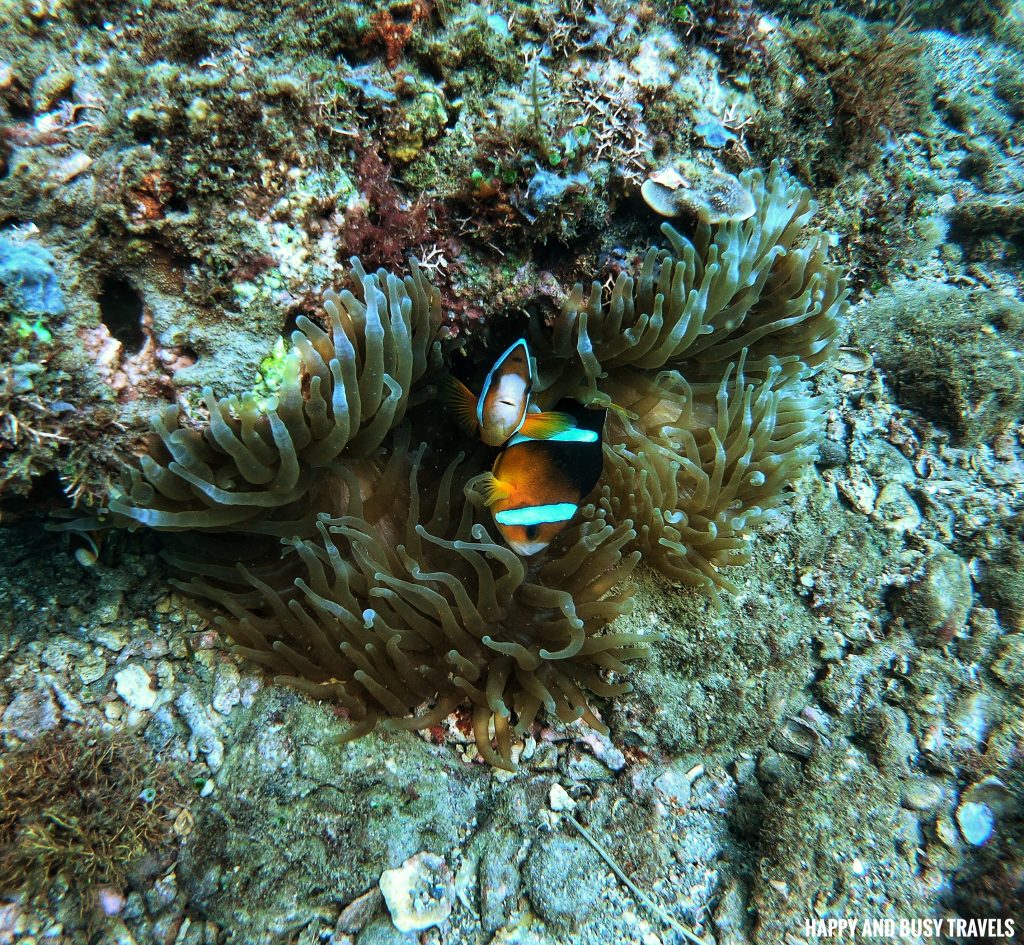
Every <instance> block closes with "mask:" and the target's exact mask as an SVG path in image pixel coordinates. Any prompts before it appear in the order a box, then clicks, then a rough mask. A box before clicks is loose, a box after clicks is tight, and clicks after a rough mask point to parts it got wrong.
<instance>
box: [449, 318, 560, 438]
mask: <svg viewBox="0 0 1024 945" xmlns="http://www.w3.org/2000/svg"><path fill="white" fill-rule="evenodd" d="M533 381H534V374H533V359H532V358H531V357H530V349H529V347H527V344H526V339H525V338H520V339H519V340H518V341H517V342H516V343H515V344H514V345H512V346H511V347H510V348H509V349H508V350H507V351H506V352H505V353H504V354H503V355H502V356H501V357H500V358H498V360H497V361H495V362H494V367H492V368H491V370H490V372H489V373H488V375H487V377H486V379H485V380H484V386H483V389H482V390H481V391H480V396H479V397H475V396H474V395H473V392H472V391H471V390H470V389H469V388H468V387H466V385H465V384H463V383H462V382H461V381H460V380H458V379H457V378H455V377H453V376H452V375H448V378H447V380H446V381H445V385H446V396H447V400H448V402H449V403H451V404H452V406H453V407H454V408H455V411H456V413H457V414H458V417H459V424H460V425H461V426H462V428H463V429H464V430H465V431H466V433H467V434H469V435H470V436H476V434H477V431H479V433H480V439H482V440H483V441H484V442H485V443H486V444H487V445H488V446H501V444H502V443H504V442H505V441H506V440H508V439H509V437H511V436H514V435H515V434H517V433H518V434H521V435H522V436H525V437H529V438H530V439H537V440H541V439H547V438H548V437H551V436H554V435H555V434H557V433H560V432H561V431H563V430H568V429H569V428H570V427H572V426H573V423H574V421H573V418H572V417H571V416H569V414H565V413H531V412H530V409H529V408H530V393H531V391H532V390H533Z"/></svg>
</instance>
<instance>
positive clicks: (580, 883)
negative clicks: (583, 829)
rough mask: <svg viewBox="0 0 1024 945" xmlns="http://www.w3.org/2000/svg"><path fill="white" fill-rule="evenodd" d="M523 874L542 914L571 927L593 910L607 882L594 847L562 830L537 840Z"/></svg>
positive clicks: (532, 897)
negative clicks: (567, 834)
mask: <svg viewBox="0 0 1024 945" xmlns="http://www.w3.org/2000/svg"><path fill="white" fill-rule="evenodd" d="M523 878H524V880H525V883H526V888H527V894H528V895H529V897H530V902H531V903H532V904H533V907H534V909H536V910H537V912H538V914H539V915H540V916H541V918H543V919H546V920H547V921H548V922H553V923H555V924H556V925H564V926H570V927H571V926H576V925H578V924H579V923H581V922H585V921H586V920H587V918H588V917H589V916H590V915H591V914H592V913H593V911H594V909H595V908H596V906H597V903H598V902H599V901H600V897H601V891H602V888H603V886H604V879H603V875H602V871H601V869H600V867H599V861H598V860H597V855H596V854H595V853H594V852H593V850H591V849H590V847H589V846H587V845H586V844H585V843H584V842H583V841H582V840H577V839H574V838H571V837H564V836H561V835H559V834H555V835H553V836H550V837H547V838H545V839H543V840H539V841H537V842H535V843H534V845H533V847H532V848H531V850H530V854H529V857H528V858H527V861H526V865H525V869H524V871H523Z"/></svg>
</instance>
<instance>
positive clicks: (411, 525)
mask: <svg viewBox="0 0 1024 945" xmlns="http://www.w3.org/2000/svg"><path fill="white" fill-rule="evenodd" d="M741 183H742V184H743V185H744V186H747V187H749V188H750V193H751V197H752V200H753V203H754V206H755V212H754V213H753V215H752V216H751V217H750V218H749V219H747V220H744V221H731V222H727V223H723V224H719V225H716V226H712V225H710V224H707V223H704V224H700V225H699V226H698V229H697V233H696V236H695V241H694V242H692V243H691V242H690V241H689V240H687V239H685V238H684V237H682V236H681V235H680V234H678V233H677V232H676V231H675V230H673V229H672V228H671V227H666V228H665V232H666V235H667V236H668V237H669V239H670V243H671V247H672V248H671V250H670V251H669V252H668V253H663V252H659V251H657V250H651V252H649V253H648V254H647V256H646V258H645V260H644V263H643V268H642V269H641V272H640V273H639V275H638V276H637V278H636V279H635V280H634V279H633V278H632V277H630V276H628V275H625V274H623V275H621V276H620V277H619V279H618V280H617V281H616V283H615V286H614V288H613V289H612V292H611V296H610V300H609V302H608V306H607V309H606V308H605V307H604V306H603V305H602V292H601V288H600V286H599V285H598V284H596V283H595V285H594V288H593V290H592V292H591V294H590V297H589V300H587V302H586V303H585V304H584V300H583V289H582V286H577V288H576V290H575V291H574V292H573V294H572V295H571V296H570V297H569V298H568V300H567V301H566V303H565V305H564V306H563V310H562V314H561V317H560V319H559V321H558V322H557V323H556V325H555V326H554V329H553V331H552V332H551V333H550V335H548V334H547V333H546V332H545V331H544V330H543V329H542V328H540V327H539V326H535V329H534V334H535V336H536V341H537V343H538V350H539V351H540V355H539V357H540V362H539V371H540V379H541V380H540V382H539V383H538V385H537V393H538V398H539V400H538V402H540V403H544V402H549V403H550V404H552V405H553V404H554V403H555V402H557V401H558V400H560V399H561V398H562V397H563V396H571V397H574V398H576V399H578V400H579V401H580V402H581V403H582V404H584V405H588V406H589V405H595V404H612V403H615V405H616V408H617V412H618V415H619V418H618V419H616V420H615V421H614V422H612V423H611V424H610V426H609V429H608V445H607V450H608V463H609V468H610V471H609V475H608V477H607V482H606V484H605V485H604V486H603V488H602V490H601V494H600V496H599V497H598V498H597V500H596V504H591V505H587V506H586V507H585V508H584V509H583V510H582V512H581V514H580V517H579V520H578V522H577V524H576V525H575V526H574V527H572V528H571V529H570V530H569V531H567V532H566V533H564V534H563V535H562V536H561V538H560V540H559V541H557V542H556V543H555V545H554V546H552V548H550V549H549V551H548V552H547V553H546V554H545V555H544V556H542V557H541V558H540V559H539V560H538V561H532V560H531V561H526V562H524V561H523V560H521V559H520V558H519V557H518V556H517V555H515V554H514V553H513V552H511V551H510V550H508V549H506V548H504V547H503V546H502V545H501V544H500V543H496V542H495V541H494V540H493V539H492V538H491V536H490V535H489V534H488V532H487V530H486V528H485V527H484V526H483V525H482V524H481V523H480V522H479V521H478V519H479V514H478V510H477V507H476V504H475V502H474V501H469V499H471V498H472V496H473V493H472V488H471V483H470V482H468V479H469V476H471V475H472V473H473V472H476V471H477V469H478V468H479V467H478V466H477V465H476V464H478V463H479V462H480V451H479V450H477V451H476V453H475V454H474V455H473V456H471V457H470V458H469V462H468V463H466V462H464V456H463V454H459V455H458V456H456V457H455V458H453V459H446V458H445V455H444V449H440V450H439V449H438V445H439V443H440V444H444V443H445V442H447V441H449V440H450V439H451V434H450V432H443V428H442V427H440V426H439V425H438V424H437V423H436V421H435V422H431V419H429V418H428V419H424V418H423V417H420V418H417V417H416V416H414V414H415V412H416V411H415V409H414V408H415V407H416V405H417V404H419V403H422V402H423V400H424V398H425V397H428V396H429V390H430V388H429V387H428V386H427V382H428V381H430V380H431V378H432V377H433V378H434V379H436V378H437V376H438V373H439V371H440V370H441V369H442V368H441V351H440V347H439V345H438V343H437V341H436V340H435V337H436V334H437V330H438V328H439V324H440V311H439V297H438V293H437V291H436V290H434V289H432V288H431V286H430V285H429V283H428V282H427V281H426V279H425V277H424V275H423V273H422V272H421V271H420V270H419V269H418V268H417V267H416V265H415V264H414V265H413V269H412V273H411V275H409V276H407V277H406V278H405V279H404V280H402V279H399V278H398V277H396V276H394V275H391V274H388V273H387V272H385V271H384V270H379V271H378V272H377V273H375V274H372V275H369V274H367V273H366V272H365V270H364V269H363V268H362V266H361V265H360V263H359V262H358V260H355V259H354V260H353V266H354V269H353V280H354V282H355V284H356V286H357V293H358V294H353V293H352V292H349V291H347V290H346V291H345V292H343V293H342V294H341V295H337V294H335V293H327V295H326V296H325V309H326V312H327V314H328V315H329V318H330V329H331V333H330V334H328V333H327V332H325V331H324V330H322V329H321V328H320V327H319V326H318V325H317V324H316V323H314V322H313V321H312V320H310V319H309V318H306V317H305V316H300V317H299V319H298V320H297V322H296V325H297V328H296V330H295V331H294V332H293V333H292V343H293V348H292V351H291V352H290V353H289V354H288V355H287V356H286V357H285V360H284V362H283V364H282V367H281V370H280V378H279V382H280V386H279V387H278V388H277V390H276V392H275V394H274V395H272V396H271V397H270V398H268V399H267V400H266V402H261V401H260V400H259V399H258V398H256V397H255V396H253V395H249V396H246V397H242V398H237V397H228V398H221V399H219V400H218V399H215V398H214V397H213V395H212V392H210V391H207V392H206V393H205V397H204V399H205V404H206V408H207V412H208V415H209V422H208V425H207V426H206V427H205V428H204V429H203V430H202V431H197V430H192V429H190V428H188V427H182V426H179V425H178V411H177V410H176V408H168V409H167V410H166V411H164V412H162V413H161V414H159V415H158V416H157V418H156V420H155V429H156V431H157V434H158V437H159V442H158V443H157V444H156V445H155V449H154V450H153V451H152V452H151V453H150V454H148V455H146V456H144V457H143V458H142V469H141V472H139V471H137V470H132V471H131V479H132V484H131V486H130V489H129V491H128V492H127V493H123V494H119V493H115V494H114V495H113V496H112V498H111V500H110V502H109V504H108V511H107V514H108V516H109V518H110V520H111V521H112V522H113V523H114V524H118V525H130V526H133V527H134V526H136V525H138V524H142V525H146V526H149V527H151V528H154V529H157V530H162V531H181V530H184V529H189V530H193V531H207V532H211V531H225V530H227V531H231V532H234V533H236V535H242V534H244V533H246V532H248V533H255V534H256V535H262V536H278V537H280V538H281V539H283V542H284V545H285V548H286V551H287V552H288V553H287V554H284V555H279V554H276V553H274V552H273V551H271V550H268V549H264V550H263V551H262V556H261V550H260V548H259V543H258V542H254V541H253V539H251V538H250V539H246V540H245V544H244V546H243V547H242V550H239V545H238V539H237V538H236V539H234V540H232V538H231V536H227V540H226V541H223V542H221V543H218V544H211V546H210V547H209V550H208V551H207V552H206V554H205V555H199V554H197V553H196V552H195V551H194V550H190V551H186V552H181V553H177V552H174V553H172V554H171V556H170V560H171V562H172V563H173V564H174V565H175V566H176V567H177V568H178V569H180V570H182V571H184V572H186V573H189V574H193V575H195V576H194V577H193V578H192V580H190V581H188V582H187V583H182V584H179V586H180V587H182V588H184V589H185V590H187V591H188V592H189V593H191V594H194V595H196V596H198V597H202V598H206V599H208V600H211V601H213V602H215V603H216V604H218V605H220V607H221V608H223V609H224V610H225V611H227V612H228V613H229V614H230V617H226V616H216V617H215V618H214V619H215V621H216V623H217V625H218V626H219V627H220V628H221V629H222V630H224V631H225V632H226V633H227V634H228V635H229V636H230V637H231V638H232V640H233V641H234V642H235V644H236V649H237V652H239V653H240V654H242V655H245V656H248V657H250V658H252V659H255V660H256V661H258V662H260V663H263V664H264V665H266V666H268V667H269V668H271V669H272V670H273V671H274V672H275V673H276V674H277V678H278V679H280V680H281V681H285V682H289V683H291V684H293V685H296V686H298V687H300V688H302V689H304V690H306V691H307V692H309V693H310V694H312V695H314V696H316V697H318V698H330V699H333V700H336V701H338V702H340V703H341V704H342V705H343V706H344V707H345V709H346V710H347V712H348V714H349V716H350V718H352V720H353V722H354V724H353V727H352V731H351V735H352V736H353V737H355V736H356V735H360V734H363V733H364V732H366V731H369V730H370V729H372V728H373V727H374V726H375V725H376V724H377V722H378V720H379V719H381V718H390V719H391V720H392V724H394V725H399V726H400V727H411V728H424V727H428V726H430V725H435V724H438V723H439V722H440V721H441V720H442V719H443V718H445V717H446V716H447V715H448V714H449V713H451V712H452V711H453V710H454V709H455V708H457V707H458V706H459V705H460V704H461V703H462V702H463V701H466V700H468V701H469V702H471V703H472V705H473V711H472V725H473V730H474V733H475V736H476V742H477V746H478V749H479V752H480V754H481V756H482V757H484V758H485V759H487V760H488V761H490V762H491V763H492V764H495V765H501V766H509V765H510V764H511V763H512V741H511V732H512V731H513V730H514V731H515V732H517V733H519V734H523V733H525V732H526V731H527V730H528V729H529V728H530V726H531V725H532V724H533V722H534V720H535V718H536V717H537V713H538V711H539V709H540V708H541V707H544V708H546V709H547V710H548V712H550V713H553V714H555V715H556V716H557V717H558V718H559V719H561V720H562V721H564V722H571V721H575V720H576V719H578V718H583V719H584V720H586V721H587V722H588V723H589V724H590V725H591V726H593V727H594V728H597V729H598V730H600V731H607V729H606V728H605V726H604V725H603V723H602V722H601V721H600V719H599V718H598V716H597V715H596V714H595V712H594V710H593V708H592V707H591V705H590V704H589V703H588V701H587V696H586V693H587V692H590V693H594V694H597V695H600V696H612V695H617V694H621V693H624V692H626V691H628V684H624V683H608V682H606V681H604V680H603V679H602V677H601V675H600V673H601V671H602V670H610V671H612V672H613V673H624V672H625V671H626V669H627V666H626V663H627V661H629V660H631V659H634V658H636V657H639V656H642V655H643V654H644V652H645V647H644V644H645V640H644V638H643V637H642V636H638V635H636V634H622V633H617V632H611V633H606V634H601V633H600V631H601V630H603V628H605V627H606V626H607V625H608V624H609V623H611V622H612V621H613V620H614V619H615V618H616V617H617V616H618V615H620V614H622V613H624V612H626V611H627V610H628V606H629V598H630V594H631V592H630V591H629V590H625V591H620V592H619V593H617V594H613V595H612V596H610V597H608V596H606V595H607V594H608V593H609V592H610V591H611V590H612V589H613V588H614V587H615V586H616V585H617V584H619V583H620V582H621V581H622V580H623V579H625V578H626V577H627V576H628V574H629V573H630V571H631V570H632V568H633V566H634V564H635V563H636V561H637V560H638V558H639V557H640V555H641V554H645V555H646V556H647V557H648V560H649V561H650V562H651V563H652V564H653V565H654V566H655V567H659V568H661V569H662V570H664V571H665V572H666V573H667V574H669V575H671V576H673V577H675V578H677V579H680V580H683V581H685V582H686V583H690V584H695V585H698V586H704V587H706V588H708V589H709V590H712V591H713V590H714V589H715V587H716V586H717V587H724V588H731V585H730V584H729V582H728V580H727V579H726V578H724V577H723V576H721V574H720V569H721V568H724V567H727V566H729V565H734V564H737V563H742V562H744V561H746V560H748V559H749V554H750V547H749V546H750V536H751V530H752V529H753V528H754V527H755V526H756V525H758V524H760V523H763V522H765V521H768V520H770V519H771V518H772V517H773V515H774V511H773V510H774V507H775V506H777V505H778V504H779V503H780V502H782V500H783V496H784V489H785V486H786V484H787V483H788V482H789V481H790V480H792V479H793V478H794V476H796V475H797V474H798V472H799V471H800V469H802V468H803V466H804V465H805V464H806V463H807V461H808V460H809V459H810V458H811V456H813V454H814V451H815V447H814V443H815V440H816V439H817V437H818V435H819V432H820V426H821V424H820V420H821V414H822V409H823V402H822V401H821V400H819V399H816V398H814V397H811V396H809V394H808V392H807V390H806V383H807V379H808V377H809V376H810V374H812V373H813V372H814V371H815V370H817V369H818V368H820V367H821V366H822V365H823V364H824V363H826V361H827V359H828V357H829V355H830V353H831V352H832V351H833V350H834V347H835V339H836V335H837V332H838V327H839V318H840V316H841V313H842V309H843V307H844V304H845V295H846V293H845V285H844V282H843V279H842V278H841V276H840V274H839V272H838V271H837V270H836V269H835V268H833V267H831V266H830V265H829V264H828V263H827V260H826V255H825V238H824V236H823V234H821V233H820V232H819V231H816V230H813V229H811V230H807V229H805V228H806V224H807V223H808V221H809V220H810V217H811V215H812V214H813V212H814V209H815V206H814V203H813V201H811V200H810V197H809V195H808V193H807V191H806V190H805V189H804V188H802V187H800V186H799V185H798V184H796V183H795V182H793V181H791V180H790V179H789V178H788V177H787V176H786V175H785V174H784V172H783V171H782V170H781V168H780V167H779V166H775V167H774V168H773V169H772V172H771V174H770V175H769V176H768V178H767V180H766V179H765V178H764V177H763V175H761V174H760V173H758V172H749V173H747V174H745V175H743V177H742V178H741ZM675 365H678V366H679V370H672V369H671V368H672V367H673V366H675ZM664 368H670V370H669V371H668V372H664V371H662V369H664ZM655 372H660V373H655ZM680 372H682V373H680ZM684 374H686V375H692V376H693V377H694V378H695V380H696V381H698V383H697V385H696V387H694V386H691V384H690V383H689V382H688V381H687V380H686V379H684ZM748 377H755V378H759V380H758V381H757V382H755V383H748ZM716 378H717V380H716ZM410 410H412V412H410ZM421 413H422V411H421ZM428 413H429V412H428ZM407 414H408V422H404V421H405V420H406V419H407ZM414 430H415V431H416V435H417V436H425V437H426V439H425V441H424V442H423V443H422V444H420V445H419V446H416V447H414V448H413V450H412V452H410V445H411V443H412V437H413V431H414ZM381 447H383V451H382V452H381V451H380V450H379V448H381ZM431 494H433V495H434V501H433V503H432V510H428V509H425V508H423V505H424V502H423V499H422V497H423V496H426V495H431ZM233 545H234V547H233ZM232 555H233V556H234V558H235V560H236V561H238V559H239V558H241V563H240V564H238V567H237V569H234V568H232V567H230V559H231V556H232ZM218 558H220V559H223V561H224V563H211V562H215V561H216V560H217V559H218ZM420 706H428V708H427V709H426V710H424V711H419V710H418V707H420ZM492 729H493V734H494V738H495V739H496V742H497V750H496V751H495V749H494V748H492V741H491V732H492Z"/></svg>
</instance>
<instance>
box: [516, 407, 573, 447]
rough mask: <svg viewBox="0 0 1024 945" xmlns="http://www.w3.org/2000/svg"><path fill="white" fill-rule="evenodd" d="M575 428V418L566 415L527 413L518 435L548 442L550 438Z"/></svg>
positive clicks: (552, 412) (554, 412) (555, 412)
mask: <svg viewBox="0 0 1024 945" xmlns="http://www.w3.org/2000/svg"><path fill="white" fill-rule="evenodd" d="M575 426H576V419H575V417H572V416H570V415H569V414H567V413H558V412H557V411H551V412H549V413H528V414H527V415H526V419H525V420H524V421H523V425H522V426H521V427H520V428H519V434H520V435H521V436H525V437H527V438H529V439H531V440H550V439H551V437H553V436H557V435H558V434H559V433H564V432H565V431H566V430H571V429H572V428H573V427H575Z"/></svg>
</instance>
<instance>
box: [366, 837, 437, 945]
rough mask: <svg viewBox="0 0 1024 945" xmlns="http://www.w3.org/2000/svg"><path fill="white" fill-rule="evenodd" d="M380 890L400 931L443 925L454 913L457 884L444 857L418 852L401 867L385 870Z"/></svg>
mask: <svg viewBox="0 0 1024 945" xmlns="http://www.w3.org/2000/svg"><path fill="white" fill-rule="evenodd" d="M380 891H381V892H382V893H383V894H384V902H385V903H386V904H387V907H388V911H389V912H390V913H391V921H392V922H393V923H394V926H395V928H396V929H398V930H399V931H400V932H416V931H419V930H420V929H428V928H430V927H431V926H433V925H440V924H441V923H442V922H444V921H445V920H446V919H447V918H448V916H450V915H451V913H452V904H453V903H454V902H455V884H454V883H453V882H452V875H451V871H450V870H449V869H448V866H447V865H446V863H445V861H444V857H440V856H437V855H436V854H434V853H426V852H423V853H417V854H415V855H414V856H411V857H409V859H407V860H406V861H405V862H404V863H403V864H402V865H401V866H400V867H399V868H398V869H394V870H384V872H383V873H382V874H381V877H380Z"/></svg>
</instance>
